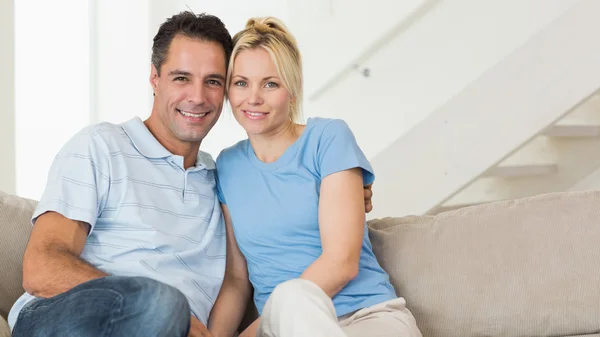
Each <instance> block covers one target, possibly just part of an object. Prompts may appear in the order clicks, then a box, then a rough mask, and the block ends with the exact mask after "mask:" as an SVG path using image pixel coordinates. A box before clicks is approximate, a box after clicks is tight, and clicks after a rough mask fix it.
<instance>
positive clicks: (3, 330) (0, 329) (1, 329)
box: [0, 316, 10, 337]
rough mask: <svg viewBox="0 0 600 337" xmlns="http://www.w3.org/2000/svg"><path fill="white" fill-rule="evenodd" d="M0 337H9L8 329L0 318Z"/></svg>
mask: <svg viewBox="0 0 600 337" xmlns="http://www.w3.org/2000/svg"><path fill="white" fill-rule="evenodd" d="M0 337H10V328H9V327H8V323H7V322H6V320H5V319H4V317H2V316H0Z"/></svg>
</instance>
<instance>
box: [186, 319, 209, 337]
mask: <svg viewBox="0 0 600 337" xmlns="http://www.w3.org/2000/svg"><path fill="white" fill-rule="evenodd" d="M188 337H212V334H211V333H210V331H208V329H207V328H206V327H205V326H204V324H202V322H200V321H199V320H198V319H197V318H196V317H194V315H192V318H191V320H190V332H188Z"/></svg>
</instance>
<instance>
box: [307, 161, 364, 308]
mask: <svg viewBox="0 0 600 337" xmlns="http://www.w3.org/2000/svg"><path fill="white" fill-rule="evenodd" d="M320 192H321V196H320V198H319V229H320V232H321V244H322V246H323V252H322V254H321V256H319V258H317V259H316V260H315V262H313V263H312V264H311V265H310V266H308V268H307V269H306V270H305V271H304V273H302V275H301V276H300V278H303V279H307V280H310V281H313V282H314V283H316V284H317V285H318V286H319V287H321V289H323V291H325V293H326V294H327V295H329V296H330V297H333V296H335V295H336V294H337V293H338V292H339V291H340V290H342V289H343V288H344V286H346V284H347V283H348V282H350V281H351V280H352V279H354V278H355V277H356V275H357V274H358V263H359V261H360V251H361V247H362V241H363V234H364V226H365V200H364V192H363V178H362V170H361V169H360V168H353V169H349V170H344V171H340V172H336V173H333V174H330V175H328V176H326V177H325V178H324V179H323V180H322V181H321V191H320Z"/></svg>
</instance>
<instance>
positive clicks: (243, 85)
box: [233, 81, 246, 87]
mask: <svg viewBox="0 0 600 337" xmlns="http://www.w3.org/2000/svg"><path fill="white" fill-rule="evenodd" d="M233 85H235V86H236V87H245V86H246V81H237V82H235V83H234V84H233Z"/></svg>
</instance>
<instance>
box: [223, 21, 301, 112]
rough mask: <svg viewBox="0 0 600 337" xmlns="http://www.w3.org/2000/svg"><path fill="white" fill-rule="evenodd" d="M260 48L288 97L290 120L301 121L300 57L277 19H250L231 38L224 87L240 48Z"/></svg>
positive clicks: (292, 37) (288, 33)
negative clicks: (275, 70)
mask: <svg viewBox="0 0 600 337" xmlns="http://www.w3.org/2000/svg"><path fill="white" fill-rule="evenodd" d="M255 48H264V49H265V50H266V51H267V52H268V53H269V55H271V59H272V60H273V63H275V68H276V69H277V73H278V74H279V76H280V77H281V80H282V81H283V85H284V87H285V88H286V89H287V90H288V91H289V92H290V95H291V96H292V103H291V106H290V120H291V121H293V122H299V121H300V120H301V116H302V112H301V102H302V85H303V83H302V59H301V57H300V51H299V50H298V45H297V43H296V39H295V38H294V36H293V35H292V34H291V33H290V32H289V31H288V29H287V28H286V27H285V25H284V24H283V23H282V22H281V21H280V20H279V19H277V18H274V17H265V18H251V19H250V20H248V22H247V23H246V28H244V30H242V31H240V32H239V33H237V34H235V36H234V37H233V51H232V53H231V58H230V59H229V66H228V68H227V88H229V86H230V84H231V77H232V75H233V74H232V71H233V63H234V62H235V58H236V56H237V55H238V54H239V53H240V52H241V51H243V50H247V49H255Z"/></svg>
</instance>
